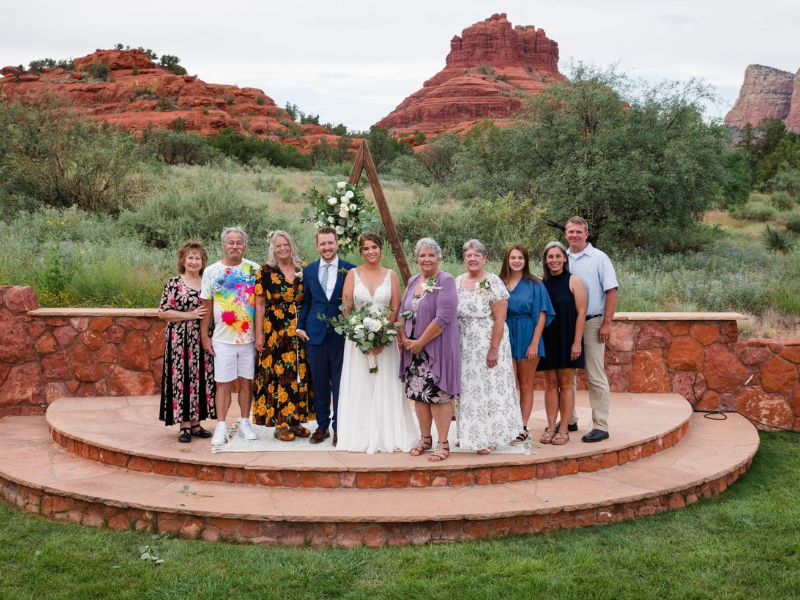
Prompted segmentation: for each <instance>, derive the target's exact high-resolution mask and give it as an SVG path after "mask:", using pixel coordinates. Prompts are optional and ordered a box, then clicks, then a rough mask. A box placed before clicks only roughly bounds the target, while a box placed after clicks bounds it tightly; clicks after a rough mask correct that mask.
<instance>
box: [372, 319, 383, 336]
mask: <svg viewBox="0 0 800 600" xmlns="http://www.w3.org/2000/svg"><path fill="white" fill-rule="evenodd" d="M382 327H383V325H382V324H381V322H380V321H378V320H374V321H372V331H374V332H375V333H378V332H379V331H380V330H381V328H382Z"/></svg>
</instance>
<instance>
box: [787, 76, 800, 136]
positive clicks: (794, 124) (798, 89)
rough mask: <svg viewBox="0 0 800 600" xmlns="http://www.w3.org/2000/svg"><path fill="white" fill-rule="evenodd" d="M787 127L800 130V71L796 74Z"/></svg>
mask: <svg viewBox="0 0 800 600" xmlns="http://www.w3.org/2000/svg"><path fill="white" fill-rule="evenodd" d="M786 127H788V128H789V129H793V130H795V131H800V71H797V74H796V75H795V76H794V88H793V91H792V103H791V104H790V105H789V114H788V115H787V116H786Z"/></svg>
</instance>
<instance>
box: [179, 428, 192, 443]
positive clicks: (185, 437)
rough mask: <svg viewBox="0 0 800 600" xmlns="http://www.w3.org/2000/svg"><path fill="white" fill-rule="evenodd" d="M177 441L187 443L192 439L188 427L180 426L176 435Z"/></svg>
mask: <svg viewBox="0 0 800 600" xmlns="http://www.w3.org/2000/svg"><path fill="white" fill-rule="evenodd" d="M178 441H179V442H180V443H181V444H188V443H189V442H191V441H192V430H191V429H189V428H188V427H181V434H180V435H179V436H178Z"/></svg>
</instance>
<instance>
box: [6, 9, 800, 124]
mask: <svg viewBox="0 0 800 600" xmlns="http://www.w3.org/2000/svg"><path fill="white" fill-rule="evenodd" d="M496 12H497V13H499V12H505V13H507V15H508V19H509V21H511V23H512V24H513V25H534V26H536V27H537V28H541V29H544V30H545V31H546V33H547V36H548V37H549V38H550V39H553V40H555V41H556V42H558V45H559V50H560V55H561V63H562V64H563V63H564V62H565V61H566V60H568V59H570V58H573V59H576V60H584V61H592V62H594V63H596V64H599V65H608V64H610V63H612V62H615V61H619V60H621V61H622V69H623V70H627V71H629V72H630V73H632V74H633V75H638V76H640V77H643V78H645V79H648V80H652V81H660V80H662V79H677V80H687V79H689V78H691V77H702V78H704V79H705V80H706V81H708V82H709V83H711V84H713V85H714V86H716V88H717V91H718V92H719V94H720V95H721V96H722V97H723V98H724V99H725V105H723V106H722V107H720V108H719V109H718V110H717V111H716V114H719V115H724V114H725V112H727V110H728V109H729V108H730V107H731V106H732V105H733V102H734V100H735V99H736V96H737V95H738V91H739V87H740V85H741V83H742V79H743V77H744V69H745V67H746V66H747V65H748V64H751V63H759V64H762V65H769V66H771V67H776V68H779V69H783V70H786V71H791V72H796V71H797V70H798V68H800V44H798V42H797V37H796V35H797V34H796V28H797V23H798V22H800V0H761V1H760V2H753V1H752V0H751V1H748V2H745V1H740V0H728V1H720V0H669V1H666V0H638V1H635V2H634V1H627V0H558V1H555V0H550V1H549V2H535V1H531V0H503V1H502V2H501V1H497V2H486V1H477V0H458V1H443V0H404V1H402V2H385V1H383V2H381V1H380V0H371V1H366V0H340V1H338V2H331V1H325V0H295V1H294V2H285V1H282V2H274V1H271V0H262V1H260V2H253V1H250V0H240V1H239V2H231V3H228V2H220V1H218V0H216V1H214V2H210V1H208V0H193V1H192V2H188V1H183V0H180V1H173V0H162V1H161V2H151V3H144V4H143V3H140V4H130V3H127V4H126V3H115V2H107V1H106V2H99V1H90V0H72V1H70V2H64V1H63V0H58V1H56V0H28V1H26V2H19V1H15V2H12V1H11V0H2V5H0V14H2V21H3V27H2V34H0V63H2V64H0V66H3V65H18V64H24V65H27V64H28V63H29V62H30V61H31V60H34V59H40V58H54V59H61V58H68V57H78V56H84V55H86V54H89V53H91V52H93V51H94V50H95V49H96V48H111V47H113V45H114V44H116V43H122V44H128V45H130V46H131V47H136V46H143V47H145V48H152V49H153V50H154V51H155V52H156V53H158V54H159V55H161V54H173V55H177V56H178V57H180V59H181V64H182V65H183V66H185V67H186V69H187V70H188V72H189V73H190V74H197V75H198V76H199V77H200V78H201V79H203V80H204V81H206V82H209V83H225V84H236V85H239V86H241V87H247V86H250V87H257V88H260V89H262V90H263V91H264V92H265V93H266V94H267V95H268V96H270V97H271V98H272V99H273V100H275V102H276V103H277V104H278V105H280V106H283V105H284V104H285V103H286V102H287V101H290V102H292V103H294V104H297V105H298V106H299V107H300V109H301V110H303V111H304V112H306V113H314V114H319V115H320V117H321V121H322V122H323V123H324V122H333V123H340V122H341V123H344V124H345V125H347V126H348V128H350V129H367V128H368V127H369V126H370V125H372V124H373V123H375V122H376V121H378V120H379V119H381V118H382V117H384V116H386V115H387V114H388V113H389V112H391V111H392V110H393V109H394V108H395V107H396V106H397V105H398V104H399V103H400V102H402V101H403V99H404V98H405V97H406V96H408V95H409V94H412V93H413V92H415V91H416V90H418V89H419V88H421V87H422V83H423V82H424V81H425V80H426V79H428V78H430V77H432V76H433V75H434V74H436V73H437V72H438V71H440V70H441V69H442V68H443V67H444V64H445V57H446V56H447V53H448V52H449V50H450V39H451V38H452V37H453V36H454V35H461V31H462V30H463V29H464V28H466V27H468V26H469V25H472V24H473V23H476V22H478V21H481V20H483V19H486V18H487V17H489V16H491V15H492V13H496Z"/></svg>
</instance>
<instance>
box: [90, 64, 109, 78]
mask: <svg viewBox="0 0 800 600" xmlns="http://www.w3.org/2000/svg"><path fill="white" fill-rule="evenodd" d="M86 72H87V73H89V77H91V78H92V79H97V80H99V81H109V80H110V79H111V69H110V68H109V67H108V65H106V64H103V63H92V64H90V65H89V66H88V67H86Z"/></svg>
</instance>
